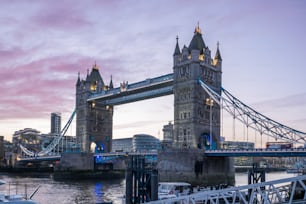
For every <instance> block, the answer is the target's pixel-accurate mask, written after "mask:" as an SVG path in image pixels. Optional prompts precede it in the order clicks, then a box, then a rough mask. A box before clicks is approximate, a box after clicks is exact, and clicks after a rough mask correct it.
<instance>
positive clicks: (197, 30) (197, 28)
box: [194, 21, 202, 34]
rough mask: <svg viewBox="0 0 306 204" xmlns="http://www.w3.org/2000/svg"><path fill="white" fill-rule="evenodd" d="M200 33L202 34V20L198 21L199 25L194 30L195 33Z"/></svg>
mask: <svg viewBox="0 0 306 204" xmlns="http://www.w3.org/2000/svg"><path fill="white" fill-rule="evenodd" d="M196 33H199V34H202V31H201V28H200V22H199V21H198V26H197V27H196V28H195V30H194V34H196Z"/></svg>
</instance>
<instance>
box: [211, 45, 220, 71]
mask: <svg viewBox="0 0 306 204" xmlns="http://www.w3.org/2000/svg"><path fill="white" fill-rule="evenodd" d="M213 65H214V66H215V67H216V68H220V69H221V67H222V57H221V54H220V50H219V42H218V43H217V51H216V54H215V58H214V60H213Z"/></svg>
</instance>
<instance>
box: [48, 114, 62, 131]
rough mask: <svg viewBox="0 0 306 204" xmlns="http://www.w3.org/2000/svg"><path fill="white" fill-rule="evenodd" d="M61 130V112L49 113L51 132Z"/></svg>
mask: <svg viewBox="0 0 306 204" xmlns="http://www.w3.org/2000/svg"><path fill="white" fill-rule="evenodd" d="M60 132H61V114H60V113H51V132H50V133H51V134H59V133H60Z"/></svg>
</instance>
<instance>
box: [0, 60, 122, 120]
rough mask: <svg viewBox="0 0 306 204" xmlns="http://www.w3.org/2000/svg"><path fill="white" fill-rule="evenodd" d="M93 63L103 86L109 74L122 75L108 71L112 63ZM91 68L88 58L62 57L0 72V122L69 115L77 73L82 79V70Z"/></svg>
mask: <svg viewBox="0 0 306 204" xmlns="http://www.w3.org/2000/svg"><path fill="white" fill-rule="evenodd" d="M11 60H12V59H11ZM97 61H98V63H97V64H98V66H100V67H101V68H100V73H101V75H102V77H103V78H104V81H105V83H109V76H110V75H111V73H112V74H113V75H119V73H122V70H120V69H119V68H117V69H111V68H109V67H112V68H113V67H117V65H116V64H115V63H116V62H115V61H113V60H99V59H97ZM99 62H100V63H99ZM93 64H94V60H93V59H91V58H89V57H84V56H77V55H66V56H56V57H51V58H44V59H40V60H37V61H33V62H30V63H27V64H21V65H17V66H16V67H4V68H3V69H0V80H1V82H2V83H1V84H0V90H1V96H3V97H0V111H1V117H0V120H6V119H16V118H23V119H25V118H41V117H42V115H46V114H49V113H50V112H54V111H58V112H72V110H73V109H74V103H75V84H76V81H77V76H78V72H80V73H81V77H82V76H83V78H85V77H86V69H87V68H88V69H91V67H92V65H93ZM105 64H107V65H106V66H104V65H105Z"/></svg>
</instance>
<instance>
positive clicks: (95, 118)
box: [76, 64, 113, 152]
mask: <svg viewBox="0 0 306 204" xmlns="http://www.w3.org/2000/svg"><path fill="white" fill-rule="evenodd" d="M106 88H107V86H106V85H105V84H104V82H103V79H102V77H101V75H100V72H99V68H98V66H97V64H94V65H93V67H92V69H91V72H90V73H89V71H88V72H87V76H86V80H80V82H79V83H78V82H77V85H76V113H77V130H76V134H77V139H78V142H79V143H80V144H81V151H83V152H90V147H91V144H92V143H95V144H96V150H99V151H101V152H109V151H110V150H111V139H112V121H113V119H112V116H113V109H112V107H110V106H105V105H103V104H100V103H99V102H97V101H90V102H87V99H88V98H89V97H90V96H91V95H92V94H97V93H100V92H101V91H103V90H105V89H106Z"/></svg>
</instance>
